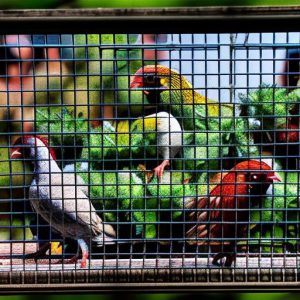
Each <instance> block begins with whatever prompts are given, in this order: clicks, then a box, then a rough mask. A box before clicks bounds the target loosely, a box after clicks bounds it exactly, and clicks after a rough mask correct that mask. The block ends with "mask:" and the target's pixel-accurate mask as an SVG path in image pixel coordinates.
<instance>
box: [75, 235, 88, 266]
mask: <svg viewBox="0 0 300 300" xmlns="http://www.w3.org/2000/svg"><path fill="white" fill-rule="evenodd" d="M78 245H79V246H80V248H81V252H82V259H81V264H80V267H81V268H86V261H87V259H88V257H89V247H88V245H87V243H86V242H85V241H84V240H82V239H79V240H78Z"/></svg>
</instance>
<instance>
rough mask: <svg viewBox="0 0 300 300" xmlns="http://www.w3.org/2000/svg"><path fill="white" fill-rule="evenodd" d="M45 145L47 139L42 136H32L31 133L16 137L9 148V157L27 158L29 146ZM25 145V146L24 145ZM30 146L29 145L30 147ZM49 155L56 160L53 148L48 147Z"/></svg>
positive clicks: (47, 144) (47, 145) (46, 144)
mask: <svg viewBox="0 0 300 300" xmlns="http://www.w3.org/2000/svg"><path fill="white" fill-rule="evenodd" d="M39 145H41V146H46V147H47V148H48V147H49V143H48V139H47V138H45V137H42V136H33V135H24V136H22V137H20V138H18V139H17V140H16V141H15V143H14V145H13V147H12V148H10V158H11V159H17V158H22V157H25V158H28V157H29V156H30V155H29V153H30V148H31V147H39ZM26 146H27V147H26ZM30 146H31V147H30ZM49 152H50V155H51V156H52V158H53V159H54V160H56V153H55V151H54V149H53V148H51V147H50V148H49Z"/></svg>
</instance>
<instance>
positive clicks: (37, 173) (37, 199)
mask: <svg viewBox="0 0 300 300" xmlns="http://www.w3.org/2000/svg"><path fill="white" fill-rule="evenodd" d="M20 144H21V145H27V146H28V147H16V148H14V149H13V151H12V153H11V158H18V157H22V156H23V157H25V158H29V159H31V160H32V162H33V164H34V179H33V181H32V183H31V186H30V189H29V200H30V203H31V205H32V207H33V208H34V210H35V211H36V212H37V213H38V214H39V215H40V216H41V217H42V218H43V219H44V220H45V221H46V222H48V223H49V224H50V226H51V227H52V228H53V229H54V230H55V231H57V232H59V233H60V234H61V235H62V236H63V237H64V238H71V239H75V240H77V241H78V244H79V246H80V248H81V251H82V261H81V267H83V268H84V267H86V262H87V258H88V256H89V247H88V245H89V243H90V241H91V240H92V241H95V242H97V244H98V245H99V246H102V245H103V244H105V243H113V242H114V239H113V238H114V237H115V235H116V234H115V230H114V229H113V227H112V226H111V225H109V224H104V223H103V222H102V220H101V218H100V217H99V216H98V215H97V213H96V211H95V208H94V206H93V204H92V203H91V202H90V200H89V198H88V196H87V195H86V187H85V186H84V185H81V183H82V181H80V179H79V182H78V177H76V176H75V174H72V173H66V174H65V173H63V172H62V171H61V169H60V168H59V167H58V165H57V163H56V161H55V160H54V159H53V157H52V155H51V153H50V152H49V149H48V148H47V146H46V145H45V143H44V142H43V141H42V140H41V139H40V138H38V137H35V136H23V137H22V138H20V139H18V140H17V141H16V142H15V145H20ZM77 183H79V185H78V186H77Z"/></svg>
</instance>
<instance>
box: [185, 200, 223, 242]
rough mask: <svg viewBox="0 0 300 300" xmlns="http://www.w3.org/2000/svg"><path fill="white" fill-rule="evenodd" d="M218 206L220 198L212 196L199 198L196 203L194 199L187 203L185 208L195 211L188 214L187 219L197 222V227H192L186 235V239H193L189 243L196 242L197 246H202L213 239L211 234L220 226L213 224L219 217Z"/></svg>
mask: <svg viewBox="0 0 300 300" xmlns="http://www.w3.org/2000/svg"><path fill="white" fill-rule="evenodd" d="M208 201H209V203H208ZM220 206H221V197H212V196H211V197H203V198H199V199H197V201H196V198H195V199H194V201H190V202H189V203H188V207H187V208H189V209H193V208H194V209H195V210H194V211H193V212H191V213H190V214H189V219H190V220H191V221H195V222H197V225H194V226H193V227H192V228H190V229H189V230H188V231H187V233H186V236H187V238H193V239H195V240H193V241H191V242H190V243H192V244H193V243H195V242H196V243H197V244H198V245H203V244H206V243H207V239H208V238H209V237H214V235H213V234H212V233H213V232H214V231H215V230H217V227H220V226H221V225H219V224H214V223H213V221H216V220H218V219H219V218H220V216H221V213H220ZM208 208H209V209H208Z"/></svg>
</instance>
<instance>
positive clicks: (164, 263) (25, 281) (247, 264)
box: [0, 256, 300, 293]
mask: <svg viewBox="0 0 300 300" xmlns="http://www.w3.org/2000/svg"><path fill="white" fill-rule="evenodd" d="M209 261H210V260H208V259H207V258H184V259H180V258H175V259H118V260H113V259H107V260H105V261H103V260H93V261H92V264H93V265H92V267H91V268H90V269H89V270H82V269H77V268H76V269H75V265H64V266H63V267H64V269H63V270H62V266H61V265H59V264H58V265H51V272H49V270H50V269H49V267H50V265H49V263H48V264H44V265H40V264H39V265H35V264H34V265H19V266H17V265H13V266H10V265H8V266H5V265H3V266H0V269H1V272H0V293H5V292H10V293H20V292H38V291H39V292H40V291H43V292H44V291H45V292H47V291H54V289H56V290H57V291H68V292H70V291H72V290H74V291H75V290H77V289H78V290H80V289H84V292H88V291H91V290H93V291H96V290H98V291H122V290H126V291H128V290H145V288H146V290H147V289H149V290H150V289H151V291H153V290H160V289H161V290H163V291H167V290H174V289H176V290H186V289H190V290H193V291H199V290H200V289H201V291H203V290H214V291H215V290H216V289H217V290H227V289H232V288H235V289H236V290H240V289H241V290H249V289H251V288H255V289H261V290H271V289H272V290H274V289H281V288H283V287H284V288H285V289H287V290H289V289H290V290H299V287H300V284H299V271H298V267H299V261H298V260H297V257H289V258H284V259H283V258H280V257H278V258H266V257H260V258H252V257H251V258H246V257H242V256H241V257H238V258H237V262H236V268H234V269H231V268H225V269H220V268H219V267H210V268H208V267H207V265H208V263H209ZM238 266H239V267H238ZM129 269H130V271H129ZM155 278H156V279H157V281H155ZM116 283H117V284H116ZM125 283H126V284H125ZM178 283H180V284H178ZM81 291H82V290H81Z"/></svg>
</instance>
